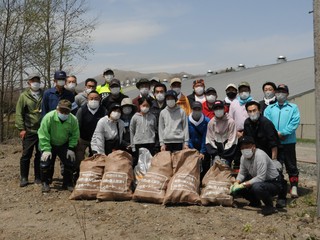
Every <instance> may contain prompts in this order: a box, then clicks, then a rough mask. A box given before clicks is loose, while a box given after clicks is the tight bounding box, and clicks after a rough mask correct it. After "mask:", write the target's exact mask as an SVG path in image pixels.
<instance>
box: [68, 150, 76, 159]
mask: <svg viewBox="0 0 320 240" xmlns="http://www.w3.org/2000/svg"><path fill="white" fill-rule="evenodd" d="M67 159H70V161H71V162H75V161H76V155H75V153H74V151H72V150H70V149H68V151H67Z"/></svg>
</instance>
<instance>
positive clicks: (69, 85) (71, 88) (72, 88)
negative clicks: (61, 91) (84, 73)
mask: <svg viewBox="0 0 320 240" xmlns="http://www.w3.org/2000/svg"><path fill="white" fill-rule="evenodd" d="M64 88H65V89H67V90H70V91H73V90H74V89H75V88H76V84H75V83H68V84H67V85H66V86H65V87H64Z"/></svg>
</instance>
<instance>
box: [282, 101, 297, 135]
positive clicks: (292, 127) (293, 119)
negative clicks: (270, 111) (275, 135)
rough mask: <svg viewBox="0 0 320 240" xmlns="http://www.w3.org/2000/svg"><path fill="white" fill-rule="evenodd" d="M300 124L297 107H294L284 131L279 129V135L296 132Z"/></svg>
mask: <svg viewBox="0 0 320 240" xmlns="http://www.w3.org/2000/svg"><path fill="white" fill-rule="evenodd" d="M299 123H300V112H299V109H298V107H297V106H296V107H295V108H294V110H293V113H292V115H291V116H290V120H289V122H288V123H287V125H286V127H285V128H284V129H281V131H279V132H280V134H281V136H286V135H290V134H292V133H293V132H295V131H296V129H297V128H298V127H299Z"/></svg>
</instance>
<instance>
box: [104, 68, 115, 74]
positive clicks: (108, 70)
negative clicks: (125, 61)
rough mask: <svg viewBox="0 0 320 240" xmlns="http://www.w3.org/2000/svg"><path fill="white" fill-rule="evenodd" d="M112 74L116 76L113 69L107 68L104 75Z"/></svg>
mask: <svg viewBox="0 0 320 240" xmlns="http://www.w3.org/2000/svg"><path fill="white" fill-rule="evenodd" d="M108 72H109V73H111V74H112V75H114V72H113V71H112V69H111V68H106V69H105V70H104V71H103V75H107V73H108Z"/></svg>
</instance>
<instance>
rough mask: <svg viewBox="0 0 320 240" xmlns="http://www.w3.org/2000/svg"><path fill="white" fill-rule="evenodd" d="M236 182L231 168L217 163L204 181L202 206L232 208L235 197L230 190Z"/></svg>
mask: <svg viewBox="0 0 320 240" xmlns="http://www.w3.org/2000/svg"><path fill="white" fill-rule="evenodd" d="M234 181H235V178H234V177H233V176H232V171H231V169H230V167H229V166H227V165H225V164H223V163H221V162H219V161H215V163H214V164H213V166H212V167H211V168H210V169H209V170H208V172H207V173H206V175H205V176H204V178H203V179H202V190H201V196H200V197H201V202H202V204H203V205H223V206H232V204H233V197H232V196H231V195H230V194H229V189H230V186H231V184H232V183H233V182H234Z"/></svg>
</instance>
